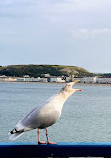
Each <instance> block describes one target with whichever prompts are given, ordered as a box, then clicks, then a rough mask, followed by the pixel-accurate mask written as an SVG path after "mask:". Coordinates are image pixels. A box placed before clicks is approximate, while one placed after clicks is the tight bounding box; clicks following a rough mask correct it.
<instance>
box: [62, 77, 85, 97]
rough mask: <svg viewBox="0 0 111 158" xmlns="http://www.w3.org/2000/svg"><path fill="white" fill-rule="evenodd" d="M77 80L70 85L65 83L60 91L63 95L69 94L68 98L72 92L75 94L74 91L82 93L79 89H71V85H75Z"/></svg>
mask: <svg viewBox="0 0 111 158" xmlns="http://www.w3.org/2000/svg"><path fill="white" fill-rule="evenodd" d="M78 81H79V80H75V81H74V82H70V83H67V84H66V85H65V86H64V87H63V88H62V89H61V91H62V92H63V93H67V94H69V96H70V95H72V94H73V93H74V92H76V91H82V90H81V89H74V88H73V85H74V84H75V83H77V82H78Z"/></svg>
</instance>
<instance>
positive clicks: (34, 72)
mask: <svg viewBox="0 0 111 158" xmlns="http://www.w3.org/2000/svg"><path fill="white" fill-rule="evenodd" d="M46 73H49V74H50V75H51V76H61V75H65V76H69V75H75V76H76V77H83V76H94V74H93V73H90V72H88V71H87V70H85V69H84V68H81V67H78V66H62V65H9V66H0V75H6V76H15V77H23V76H24V75H29V76H30V77H39V76H41V74H46Z"/></svg>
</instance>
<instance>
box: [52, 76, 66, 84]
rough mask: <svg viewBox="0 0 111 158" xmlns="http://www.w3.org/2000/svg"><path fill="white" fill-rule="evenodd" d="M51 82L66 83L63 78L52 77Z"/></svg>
mask: <svg viewBox="0 0 111 158" xmlns="http://www.w3.org/2000/svg"><path fill="white" fill-rule="evenodd" d="M50 82H60V83H62V82H65V80H63V79H62V78H61V77H50Z"/></svg>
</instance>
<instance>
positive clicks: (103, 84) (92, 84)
mask: <svg viewBox="0 0 111 158" xmlns="http://www.w3.org/2000/svg"><path fill="white" fill-rule="evenodd" d="M0 83H31V84H32V83H34V84H35V83H37V84H67V83H69V82H22V81H21V82H18V81H15V82H14V81H12V82H11V81H10V82H8V81H6V82H4V81H3V82H0ZM76 85H84V86H85V85H86V86H89V85H90V86H111V83H76Z"/></svg>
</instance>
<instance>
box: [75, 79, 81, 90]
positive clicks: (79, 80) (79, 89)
mask: <svg viewBox="0 0 111 158" xmlns="http://www.w3.org/2000/svg"><path fill="white" fill-rule="evenodd" d="M79 81H80V80H75V81H74V84H75V83H77V82H79ZM76 91H82V90H81V89H76Z"/></svg>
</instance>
